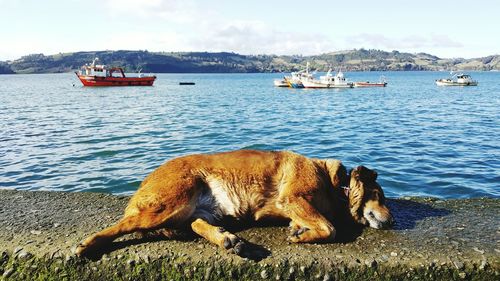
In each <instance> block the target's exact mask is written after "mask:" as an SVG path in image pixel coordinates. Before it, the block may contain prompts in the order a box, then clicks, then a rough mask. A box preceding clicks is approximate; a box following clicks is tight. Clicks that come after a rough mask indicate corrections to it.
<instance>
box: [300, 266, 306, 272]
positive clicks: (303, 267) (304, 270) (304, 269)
mask: <svg viewBox="0 0 500 281" xmlns="http://www.w3.org/2000/svg"><path fill="white" fill-rule="evenodd" d="M300 271H302V273H305V272H306V267H305V266H304V265H302V266H301V267H300Z"/></svg>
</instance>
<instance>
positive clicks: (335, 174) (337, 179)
mask: <svg viewBox="0 0 500 281" xmlns="http://www.w3.org/2000/svg"><path fill="white" fill-rule="evenodd" d="M325 167H326V170H327V172H328V174H329V175H330V180H331V181H332V184H333V186H334V187H336V188H337V187H341V186H348V185H349V178H348V176H347V170H346V168H345V166H344V165H343V164H342V162H340V160H334V159H327V160H325Z"/></svg>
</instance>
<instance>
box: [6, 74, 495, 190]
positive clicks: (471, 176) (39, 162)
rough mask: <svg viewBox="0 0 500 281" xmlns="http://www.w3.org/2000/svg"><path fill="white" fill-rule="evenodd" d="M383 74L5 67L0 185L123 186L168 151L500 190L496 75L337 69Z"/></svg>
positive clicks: (131, 185)
mask: <svg viewBox="0 0 500 281" xmlns="http://www.w3.org/2000/svg"><path fill="white" fill-rule="evenodd" d="M381 74H383V75H385V76H386V78H387V79H388V82H389V85H388V87H387V88H371V89H367V88H365V89H361V88H359V89H343V90H332V89H325V90H304V89H286V88H274V87H273V86H272V81H273V79H274V78H279V77H281V76H282V75H280V74H160V75H158V80H157V81H156V83H155V86H154V87H125V88H84V87H82V86H81V85H80V82H79V81H78V80H77V79H76V77H75V76H74V75H72V74H46V75H0V188H14V189H20V190H58V191H99V192H109V193H114V194H131V193H132V192H133V191H134V190H136V189H137V187H138V186H139V183H140V182H141V180H142V179H143V178H144V177H145V176H146V175H147V174H148V173H149V172H151V171H153V169H155V168H156V167H157V166H158V165H160V164H162V163H163V162H165V161H166V160H168V159H170V158H173V157H176V156H180V155H185V154H191V153H208V152H219V151H227V150H234V149H240V148H254V149H266V150H271V149H275V150H282V149H287V150H293V151H296V152H299V153H302V154H304V155H306V156H309V157H318V158H337V159H341V160H342V161H343V162H344V164H345V165H346V166H347V167H354V166H357V165H360V164H363V165H366V166H368V167H370V168H374V169H376V170H377V171H378V173H379V181H380V183H381V185H382V186H383V188H384V190H385V191H386V195H388V196H390V197H399V196H410V195H419V196H420V195H425V196H428V195H430V196H437V197H441V198H469V197H479V196H488V197H500V73H495V72H475V73H471V74H472V76H473V77H474V78H475V79H477V80H479V83H480V84H479V86H478V87H453V88H451V87H448V88H443V87H437V86H435V84H434V80H435V79H437V78H442V77H446V76H448V73H445V72H441V73H439V72H384V73H377V72H364V73H363V72H361V73H346V76H347V77H348V78H349V79H351V80H355V81H356V80H358V81H366V80H371V81H376V80H378V77H379V76H380V75H381ZM180 81H192V82H196V85H195V86H179V85H178V83H179V82H180ZM72 84H74V86H73V85H72Z"/></svg>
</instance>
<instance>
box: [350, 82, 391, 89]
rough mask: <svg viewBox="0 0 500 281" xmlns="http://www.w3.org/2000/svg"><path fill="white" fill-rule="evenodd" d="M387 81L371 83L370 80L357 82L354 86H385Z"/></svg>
mask: <svg viewBox="0 0 500 281" xmlns="http://www.w3.org/2000/svg"><path fill="white" fill-rule="evenodd" d="M385 86H387V83H385V82H384V83H370V82H355V83H354V87H356V88H364V87H385Z"/></svg>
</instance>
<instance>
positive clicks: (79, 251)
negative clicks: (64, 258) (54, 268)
mask: <svg viewBox="0 0 500 281" xmlns="http://www.w3.org/2000/svg"><path fill="white" fill-rule="evenodd" d="M87 252H88V246H87V245H86V244H85V243H83V242H82V243H80V244H78V245H76V248H75V250H74V254H75V255H77V256H78V257H81V256H84V255H85V254H86V253H87Z"/></svg>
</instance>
